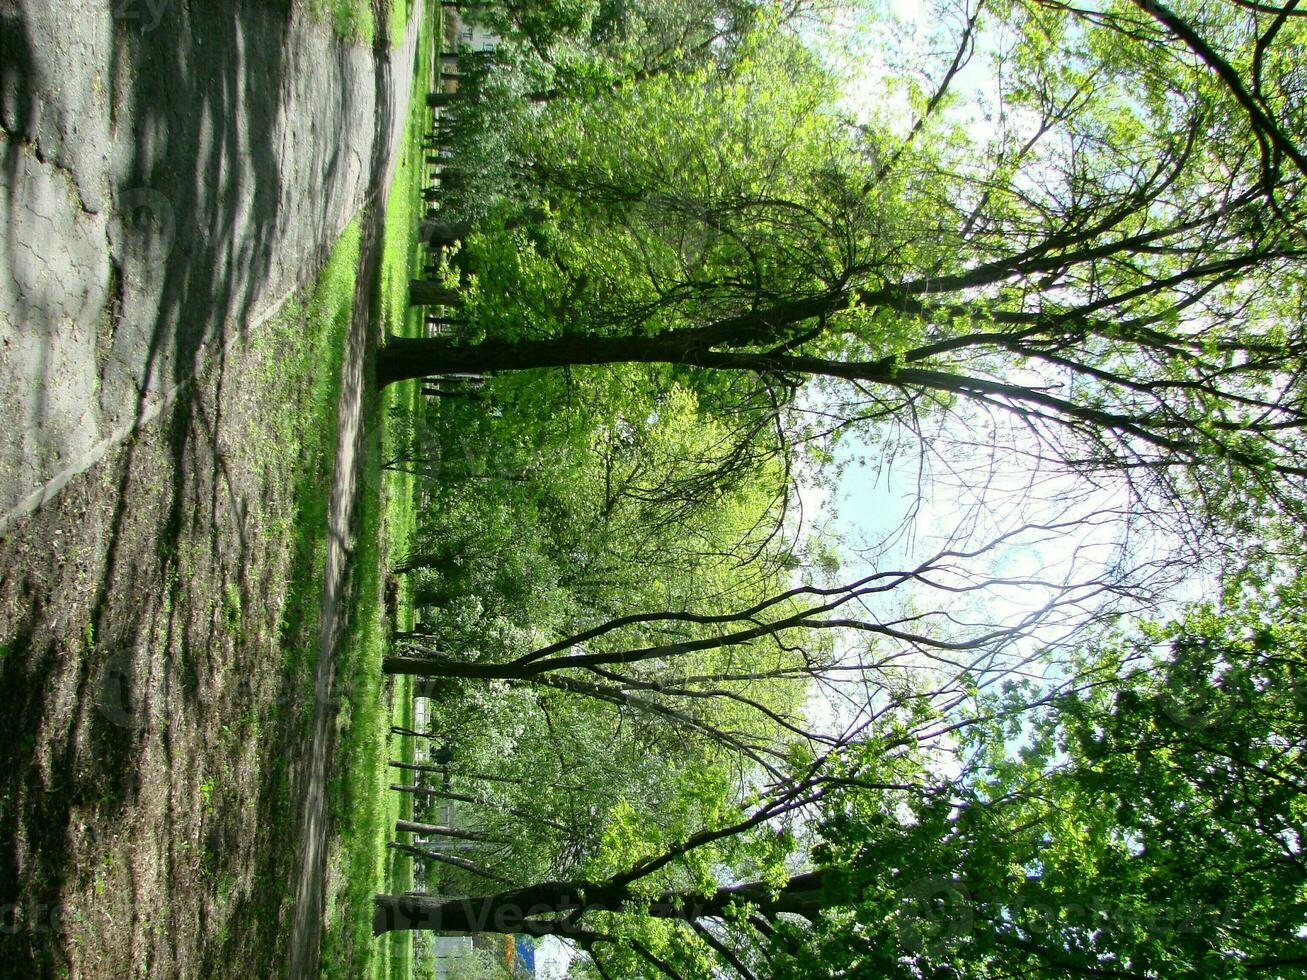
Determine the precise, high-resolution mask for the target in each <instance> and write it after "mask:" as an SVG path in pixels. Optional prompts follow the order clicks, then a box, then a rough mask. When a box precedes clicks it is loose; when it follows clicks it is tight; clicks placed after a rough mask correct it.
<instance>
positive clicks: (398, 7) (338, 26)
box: [308, 0, 418, 45]
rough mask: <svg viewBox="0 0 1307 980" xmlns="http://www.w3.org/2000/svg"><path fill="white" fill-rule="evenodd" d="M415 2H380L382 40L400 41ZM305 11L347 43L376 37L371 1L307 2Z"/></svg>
mask: <svg viewBox="0 0 1307 980" xmlns="http://www.w3.org/2000/svg"><path fill="white" fill-rule="evenodd" d="M417 3H418V0H381V5H382V6H384V8H385V13H384V17H383V18H382V19H383V21H384V26H385V32H386V37H387V38H389V40H390V44H392V45H397V44H399V43H400V42H401V41H402V40H403V39H404V28H405V27H407V26H408V19H409V16H410V15H411V14H412V11H413V8H414V7H415V6H416V4H417ZM308 5H309V11H310V12H311V13H312V14H313V16H315V17H317V18H318V19H319V20H322V21H326V22H329V23H330V24H331V26H332V29H333V30H334V31H335V32H336V33H337V34H338V35H340V36H341V37H343V38H345V39H346V40H349V41H358V42H360V43H365V44H371V43H372V42H373V41H375V40H376V37H377V18H378V14H377V12H376V10H375V9H374V3H373V0H308Z"/></svg>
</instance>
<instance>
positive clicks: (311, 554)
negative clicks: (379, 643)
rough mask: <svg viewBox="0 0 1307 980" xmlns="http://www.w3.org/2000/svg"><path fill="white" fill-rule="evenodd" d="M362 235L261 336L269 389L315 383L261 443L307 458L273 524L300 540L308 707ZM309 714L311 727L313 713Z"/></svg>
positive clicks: (296, 552)
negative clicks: (288, 382) (282, 517)
mask: <svg viewBox="0 0 1307 980" xmlns="http://www.w3.org/2000/svg"><path fill="white" fill-rule="evenodd" d="M360 233H361V226H360V223H359V221H358V220H357V219H356V220H355V221H353V222H352V223H351V224H350V225H349V227H347V228H346V229H345V231H344V233H343V234H342V235H341V236H340V239H339V241H337V243H336V246H335V247H334V248H333V249H332V252H331V255H330V256H329V257H328V259H327V263H326V265H325V267H324V268H323V270H322V273H321V275H319V277H318V280H317V283H316V284H315V286H314V289H313V292H312V294H311V295H310V297H309V299H308V302H307V304H304V303H302V302H299V301H296V300H294V299H293V300H291V301H290V302H289V303H288V304H287V306H286V308H284V309H283V310H282V311H281V312H280V313H279V314H278V316H277V317H275V318H274V321H273V322H272V323H271V324H269V325H268V328H267V329H265V330H263V331H261V332H260V333H259V334H258V336H257V339H256V341H255V343H256V345H257V346H258V347H260V348H263V349H264V350H263V353H264V354H265V356H262V357H261V358H260V360H261V363H262V365H263V370H264V372H266V373H267V375H268V377H267V378H266V382H267V385H268V390H275V389H276V385H277V383H278V379H279V378H287V377H300V378H306V379H308V385H309V390H308V392H307V394H306V396H305V398H304V402H303V404H304V409H303V411H302V412H301V413H300V414H299V417H297V418H290V417H287V418H286V419H284V420H283V421H282V424H280V425H274V426H271V427H268V428H265V429H264V430H263V432H262V433H261V437H262V438H263V439H264V440H266V444H265V446H264V447H262V449H263V451H266V454H267V455H268V456H269V457H270V458H271V459H274V460H275V459H277V458H282V459H284V458H285V452H286V447H287V446H298V447H299V455H300V460H301V461H302V464H303V465H301V466H300V468H299V470H298V472H297V473H296V474H295V476H294V480H295V487H294V491H293V493H292V500H293V501H294V504H293V514H292V515H291V516H290V518H289V520H288V527H286V528H280V529H278V528H270V529H269V530H270V531H273V532H274V533H275V532H277V531H281V532H283V533H284V532H289V533H290V534H291V535H292V539H293V540H292V553H291V554H292V556H291V561H290V569H289V575H288V580H287V589H286V601H285V604H284V605H283V607H282V616H281V623H280V633H281V650H282V658H283V659H282V667H283V671H284V672H285V674H286V676H288V677H294V678H297V679H298V683H299V684H300V685H301V686H302V689H303V691H304V695H305V697H304V702H303V703H304V704H307V705H311V704H312V703H313V675H314V667H315V665H316V663H317V655H318V649H317V643H318V613H319V609H320V605H321V600H322V577H323V572H324V569H325V567H326V561H327V534H326V528H327V505H328V498H329V496H330V493H331V473H332V463H333V459H334V456H335V450H336V414H337V410H338V405H337V402H338V400H339V397H340V366H341V362H342V360H343V359H344V350H345V337H346V335H347V333H348V332H349V321H350V316H351V314H352V313H353V309H354V281H355V276H356V274H357V270H358V256H359V238H360ZM303 714H304V719H303V720H304V724H305V725H307V724H308V719H309V718H311V716H312V712H311V711H305V712H304V713H303Z"/></svg>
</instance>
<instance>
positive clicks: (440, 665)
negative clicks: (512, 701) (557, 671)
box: [381, 657, 541, 680]
mask: <svg viewBox="0 0 1307 980" xmlns="http://www.w3.org/2000/svg"><path fill="white" fill-rule="evenodd" d="M381 669H382V671H383V672H384V673H387V674H407V675H409V676H411V677H475V678H479V679H481V680H525V679H527V678H530V677H533V676H535V675H536V674H538V673H541V670H540V668H538V667H536V666H535V665H534V664H523V665H522V666H521V667H517V666H514V665H513V664H478V663H468V662H466V661H463V660H451V659H449V658H447V657H383V658H382V661H381Z"/></svg>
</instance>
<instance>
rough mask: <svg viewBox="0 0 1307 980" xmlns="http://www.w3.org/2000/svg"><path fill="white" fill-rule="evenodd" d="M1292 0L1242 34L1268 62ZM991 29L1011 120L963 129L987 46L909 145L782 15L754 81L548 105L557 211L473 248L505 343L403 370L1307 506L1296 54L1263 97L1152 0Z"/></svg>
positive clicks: (383, 357)
mask: <svg viewBox="0 0 1307 980" xmlns="http://www.w3.org/2000/svg"><path fill="white" fill-rule="evenodd" d="M1254 20H1256V21H1257V22H1258V23H1262V19H1261V18H1260V17H1259V18H1254ZM1291 20H1292V23H1283V24H1280V25H1279V27H1278V28H1277V30H1276V31H1273V32H1272V31H1270V28H1269V26H1268V27H1266V28H1264V30H1263V33H1262V34H1260V35H1259V34H1255V33H1254V34H1250V33H1248V31H1247V30H1246V29H1245V30H1243V31H1242V32H1240V31H1238V30H1236V29H1235V27H1233V26H1231V25H1230V24H1226V23H1225V22H1224V21H1222V24H1224V27H1223V28H1222V30H1223V32H1224V33H1223V34H1222V37H1223V38H1224V43H1225V44H1226V45H1227V46H1233V47H1238V46H1239V45H1240V44H1242V45H1243V48H1240V50H1242V51H1244V52H1245V54H1247V55H1248V57H1249V58H1250V59H1253V60H1255V61H1256V64H1253V65H1252V66H1251V67H1250V68H1249V69H1248V70H1249V71H1251V70H1254V69H1256V68H1257V67H1258V65H1260V66H1261V68H1260V70H1261V71H1263V73H1265V72H1268V71H1269V68H1268V66H1269V65H1270V64H1272V63H1274V64H1276V65H1281V61H1277V60H1276V59H1275V58H1272V57H1271V55H1270V54H1268V52H1280V51H1281V49H1282V47H1288V46H1290V45H1291V44H1293V43H1297V42H1296V41H1295V40H1293V39H1295V38H1297V36H1298V34H1299V33H1300V31H1299V25H1298V20H1297V19H1296V18H1291ZM1137 22H1143V23H1144V24H1146V25H1150V27H1149V30H1148V31H1143V32H1142V33H1141V31H1140V30H1138V29H1136V28H1138V27H1139V24H1138V23H1137ZM1167 23H1168V24H1169V23H1170V22H1169V21H1167ZM1218 26H1220V25H1218ZM1213 30H1215V28H1213ZM986 32H988V33H986ZM980 37H984V38H988V40H987V41H986V43H987V44H988V45H990V46H991V47H993V48H994V49H995V50H997V51H998V52H999V55H1000V57H1001V59H1002V61H1003V68H1004V70H1003V71H1002V72H1000V73H998V74H997V75H996V81H995V83H994V84H996V85H998V86H999V87H1000V96H1001V99H1000V100H999V102H1000V104H1001V107H1002V113H1003V114H1002V115H1001V117H1000V119H999V122H998V124H997V125H996V131H995V132H994V133H993V134H992V135H988V134H987V135H984V136H968V135H966V134H964V133H962V132H960V131H959V130H958V129H956V128H953V125H952V120H953V119H954V118H956V117H953V116H950V115H949V114H948V112H947V111H946V107H947V106H948V105H949V99H948V98H947V97H945V96H944V95H943V94H942V93H943V89H944V88H945V87H946V86H947V84H948V83H949V82H951V81H952V80H953V79H954V78H955V77H956V67H957V64H958V60H957V59H955V61H954V62H953V63H952V64H951V65H950V66H949V68H950V70H949V71H946V72H945V73H944V74H943V79H942V81H941V82H940V85H941V89H940V91H938V92H936V93H935V94H936V96H937V97H936V98H932V99H930V100H929V101H928V102H927V103H926V105H925V106H923V108H922V110H921V113H922V115H921V118H920V119H919V120H918V125H916V126H913V127H912V128H911V129H910V131H909V132H908V134H907V135H906V136H896V135H895V132H894V129H893V127H892V126H891V125H889V124H888V123H886V122H884V121H882V120H877V119H874V118H873V119H865V120H864V119H859V120H850V119H849V118H848V117H847V116H846V115H845V114H844V113H843V111H842V110H841V109H840V108H839V101H838V100H839V98H840V92H839V88H838V86H837V85H836V84H835V83H834V81H833V80H832V79H831V78H829V77H828V76H827V75H826V74H825V73H824V69H822V68H821V66H820V65H818V64H817V63H815V62H814V61H813V59H812V58H811V57H809V56H806V55H805V54H804V52H803V51H802V49H801V48H800V47H799V46H798V45H797V43H796V42H794V41H793V40H792V39H789V40H786V39H784V38H781V37H780V36H779V35H777V36H776V38H773V39H771V40H768V38H767V37H766V36H765V35H757V36H755V37H754V38H753V41H752V42H751V43H752V44H753V45H754V49H753V50H752V52H751V53H750V55H749V56H748V57H746V58H744V59H743V60H742V61H741V63H740V65H739V66H738V68H737V70H736V71H735V72H734V73H733V74H731V75H730V76H727V77H722V76H720V75H717V74H715V73H711V72H707V73H701V74H699V75H695V76H692V77H690V78H688V79H687V78H678V79H676V80H674V81H673V80H669V79H665V78H654V79H650V80H648V81H645V82H643V83H641V84H639V85H636V86H631V87H629V88H623V89H621V90H619V91H617V92H613V93H610V94H609V95H608V96H606V97H603V98H600V99H597V100H595V101H592V102H586V103H580V104H570V103H569V104H568V105H567V106H565V107H558V108H557V109H556V110H551V112H550V113H548V114H545V115H542V116H541V117H540V119H539V120H538V125H536V126H535V127H534V128H533V129H532V130H531V131H530V133H529V134H527V136H525V137H523V141H522V142H523V146H522V159H521V161H520V162H519V166H520V168H521V169H522V173H523V175H524V184H523V187H524V188H533V189H534V191H533V193H535V194H537V195H539V196H540V197H541V198H542V199H543V200H545V201H547V202H548V204H549V206H550V207H551V208H552V210H553V212H554V213H555V214H556V216H557V217H556V220H555V221H554V222H553V223H552V225H551V227H550V229H549V230H548V231H546V232H544V233H543V234H542V235H537V236H536V239H535V240H534V241H531V240H528V239H526V238H524V237H523V235H522V234H521V232H520V231H505V232H504V233H503V234H501V235H496V234H495V233H494V232H493V224H492V225H491V226H487V230H486V231H485V233H484V234H482V235H481V236H479V238H477V237H474V239H473V240H472V241H470V242H469V243H468V246H467V258H466V262H467V267H468V268H469V269H470V270H471V272H472V279H470V280H469V281H468V283H467V284H466V288H465V289H464V290H463V292H462V294H461V296H462V299H461V300H460V302H462V303H463V306H464V311H463V312H464V315H465V316H466V318H467V320H468V322H469V323H470V324H471V325H472V326H471V329H470V332H469V336H470V337H472V338H476V337H478V336H482V337H484V339H481V340H479V341H477V342H467V341H453V340H443V339H405V338H398V337H395V338H390V339H389V340H388V342H387V344H386V346H385V347H384V348H383V350H382V351H381V353H380V355H379V358H378V362H377V371H378V375H377V376H378V380H379V382H380V383H382V384H388V383H391V382H394V381H397V380H401V379H404V378H412V377H418V376H422V375H425V374H430V373H434V372H441V371H451V372H482V371H492V370H493V371H516V370H525V369H535V368H560V367H569V366H577V365H599V364H613V363H631V364H650V365H653V364H661V365H676V366H680V367H681V368H683V369H684V370H686V371H687V372H688V374H689V375H692V376H696V377H703V376H706V375H712V374H722V373H728V374H734V375H738V376H742V377H747V378H753V379H756V383H757V384H759V385H762V384H772V385H778V386H780V387H781V388H783V389H787V390H791V391H792V390H796V389H797V388H799V387H800V386H805V387H812V386H814V385H815V386H816V389H817V390H819V391H820V395H816V394H814V395H810V396H807V397H808V400H809V401H811V400H813V399H814V398H816V399H819V400H820V402H821V404H822V406H823V410H824V411H826V412H827V413H833V414H834V415H836V416H837V417H839V418H841V419H843V420H845V422H846V423H852V422H859V421H872V420H886V419H892V420H900V421H903V420H907V421H909V422H913V421H915V420H916V419H917V418H919V416H920V413H921V412H922V411H923V410H926V409H931V408H935V409H949V410H954V411H959V412H962V413H963V414H965V415H966V417H967V419H968V424H969V425H971V426H973V427H975V426H977V425H986V424H1010V425H1011V426H1014V427H1016V428H1018V429H1020V430H1021V431H1024V432H1025V433H1026V435H1027V449H1026V452H1027V453H1028V454H1029V456H1030V457H1031V459H1032V460H1034V461H1036V462H1037V463H1038V464H1039V465H1041V466H1060V467H1071V468H1072V469H1074V470H1076V471H1077V472H1080V473H1084V474H1089V475H1094V474H1101V473H1103V472H1106V471H1112V472H1115V473H1117V474H1122V475H1125V477H1126V478H1127V479H1129V480H1130V481H1131V483H1132V484H1133V485H1135V486H1136V487H1137V488H1139V489H1140V490H1141V491H1142V490H1154V489H1159V488H1160V489H1162V490H1164V491H1165V492H1166V493H1168V494H1170V495H1172V496H1187V497H1189V499H1190V503H1191V505H1192V504H1193V494H1194V491H1195V490H1197V491H1198V493H1199V495H1200V496H1203V497H1204V498H1206V502H1207V503H1209V504H1212V505H1213V506H1214V507H1216V508H1218V509H1219V507H1220V506H1222V505H1223V504H1225V505H1228V504H1229V500H1228V496H1227V495H1226V494H1225V493H1224V490H1225V488H1228V487H1229V486H1230V485H1231V481H1232V479H1233V478H1234V475H1235V474H1237V479H1238V480H1239V481H1240V482H1241V483H1242V484H1243V486H1244V488H1245V489H1244V490H1243V491H1242V492H1243V493H1244V494H1245V495H1246V496H1247V497H1248V498H1250V499H1252V500H1257V499H1264V498H1273V499H1275V500H1276V501H1278V502H1279V504H1281V505H1295V504H1297V503H1299V502H1300V501H1301V500H1302V498H1303V488H1304V478H1307V463H1305V462H1304V452H1303V448H1304V447H1303V445H1302V427H1303V423H1304V403H1303V393H1302V367H1303V353H1304V350H1305V349H1307V348H1305V344H1304V336H1303V330H1302V322H1303V318H1302V316H1301V282H1302V270H1303V261H1302V260H1303V258H1304V251H1303V239H1302V228H1301V223H1300V222H1299V221H1298V219H1297V214H1298V210H1299V204H1298V197H1297V194H1298V186H1299V181H1300V179H1301V175H1300V174H1299V173H1298V171H1297V170H1296V169H1293V168H1286V167H1281V166H1273V165H1270V164H1268V163H1267V161H1266V160H1264V159H1263V156H1264V154H1263V153H1261V152H1259V148H1261V147H1263V144H1264V143H1266V142H1267V141H1268V140H1270V141H1271V143H1272V144H1273V145H1279V144H1278V143H1276V142H1275V139H1274V138H1273V136H1272V135H1268V134H1273V133H1275V132H1280V131H1281V130H1284V129H1285V128H1286V127H1289V126H1290V125H1291V121H1292V120H1293V119H1294V118H1296V116H1295V113H1297V112H1298V109H1299V108H1300V106H1299V104H1298V103H1299V101H1300V100H1299V95H1298V92H1297V89H1296V88H1294V87H1293V86H1292V85H1291V84H1290V82H1291V79H1290V76H1288V75H1286V74H1284V72H1286V71H1287V68H1284V67H1283V65H1281V74H1280V75H1277V76H1276V77H1277V78H1278V79H1279V83H1277V84H1280V85H1281V88H1280V90H1279V91H1278V94H1277V95H1276V97H1275V98H1274V99H1272V98H1271V97H1270V96H1267V97H1266V105H1265V107H1263V109H1261V110H1259V113H1260V114H1258V113H1252V114H1250V112H1248V111H1246V109H1245V107H1244V106H1243V105H1242V101H1241V99H1240V98H1239V96H1238V92H1237V91H1236V90H1234V89H1232V88H1231V85H1230V79H1229V78H1228V77H1227V74H1228V73H1226V72H1223V71H1218V72H1213V69H1212V68H1211V67H1210V65H1209V63H1208V60H1206V59H1203V58H1194V57H1193V56H1192V54H1191V53H1190V49H1189V48H1188V47H1185V45H1184V44H1181V43H1178V42H1177V43H1170V42H1168V40H1167V35H1166V33H1165V32H1164V31H1162V29H1161V28H1160V27H1158V26H1157V25H1156V24H1155V23H1154V21H1153V20H1151V19H1149V18H1147V17H1145V16H1144V15H1143V14H1142V13H1141V12H1140V10H1139V9H1138V8H1136V7H1135V6H1134V5H1133V4H1124V5H1115V6H1113V7H1112V15H1111V16H1101V17H1100V16H1094V15H1090V14H1088V13H1087V12H1085V11H1081V10H1079V9H1078V8H1071V7H1063V6H1061V5H1058V4H1053V3H1047V4H1045V3H1030V4H1004V5H995V9H994V11H992V12H991V11H990V10H989V9H985V10H984V11H983V12H980V13H976V14H975V15H974V16H972V17H971V18H970V19H969V20H968V21H967V23H966V25H965V30H964V32H963V35H962V40H961V46H960V48H959V59H962V60H965V59H964V58H963V56H964V55H965V53H966V52H967V51H969V50H971V49H972V48H973V47H974V45H976V44H978V43H980V42H979V40H978V38H980ZM1172 40H1174V39H1172ZM1185 43H1188V42H1185ZM1255 49H1256V50H1259V51H1260V52H1261V54H1260V55H1257V57H1256V58H1253V55H1254V52H1255ZM1277 57H1278V56H1277ZM1226 62H1228V63H1232V64H1237V63H1238V62H1237V59H1226ZM1268 84H1269V82H1268V81H1267V80H1266V79H1265V78H1263V81H1262V85H1263V86H1264V87H1265V86H1266V85H1268ZM942 107H943V108H942ZM1263 117H1266V118H1271V119H1272V122H1274V120H1275V119H1280V120H1281V122H1282V125H1279V126H1278V128H1277V127H1272V128H1268V124H1267V122H1266V121H1265V119H1264V118H1263ZM1267 152H1268V153H1270V154H1271V156H1270V161H1271V164H1273V163H1274V162H1275V161H1277V160H1279V159H1282V158H1285V154H1284V152H1278V155H1277V152H1273V151H1269V150H1268V151H1267ZM526 192H532V191H526ZM1268 202H1273V204H1274V207H1271V206H1270V205H1269V204H1268ZM995 419H1007V420H1008V422H1007V423H1001V422H1000V423H995V422H994V421H993V420H995Z"/></svg>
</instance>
